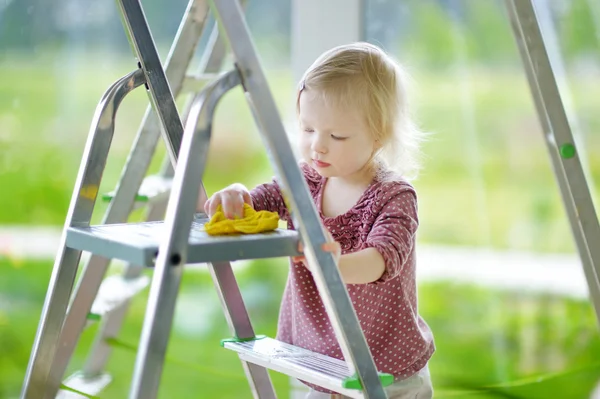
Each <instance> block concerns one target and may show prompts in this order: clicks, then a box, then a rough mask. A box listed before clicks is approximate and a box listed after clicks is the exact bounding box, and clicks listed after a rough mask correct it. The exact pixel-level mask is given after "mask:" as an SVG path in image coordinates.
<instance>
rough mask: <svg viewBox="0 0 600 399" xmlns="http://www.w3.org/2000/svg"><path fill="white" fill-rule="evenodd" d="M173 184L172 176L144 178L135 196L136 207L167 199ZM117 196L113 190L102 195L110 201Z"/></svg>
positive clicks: (105, 199) (104, 199) (106, 200)
mask: <svg viewBox="0 0 600 399" xmlns="http://www.w3.org/2000/svg"><path fill="white" fill-rule="evenodd" d="M172 185H173V178H172V177H164V176H159V175H150V176H146V177H145V178H144V181H143V182H142V185H141V186H140V189H139V191H138V193H137V195H136V196H135V201H136V203H135V207H136V208H139V207H141V206H143V205H146V204H148V203H150V202H155V201H160V200H163V199H165V200H166V199H167V198H168V197H169V193H170V192H171V186H172ZM114 197H115V191H114V190H113V191H111V192H109V193H107V194H104V195H102V200H103V201H105V202H110V201H112V199H113V198H114Z"/></svg>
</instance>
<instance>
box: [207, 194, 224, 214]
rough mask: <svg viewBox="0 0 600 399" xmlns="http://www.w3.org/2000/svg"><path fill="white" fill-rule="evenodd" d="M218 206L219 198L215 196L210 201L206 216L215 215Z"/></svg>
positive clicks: (219, 203)
mask: <svg viewBox="0 0 600 399" xmlns="http://www.w3.org/2000/svg"><path fill="white" fill-rule="evenodd" d="M219 205H221V196H220V195H219V194H217V195H215V196H214V197H213V198H212V199H211V200H210V206H209V209H208V215H209V216H212V215H214V214H215V213H217V208H218V207H219Z"/></svg>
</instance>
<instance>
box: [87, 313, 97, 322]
mask: <svg viewBox="0 0 600 399" xmlns="http://www.w3.org/2000/svg"><path fill="white" fill-rule="evenodd" d="M87 319H88V320H94V321H99V320H100V315H99V314H97V313H88V315H87Z"/></svg>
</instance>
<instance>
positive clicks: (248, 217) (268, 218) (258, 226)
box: [204, 204, 279, 236]
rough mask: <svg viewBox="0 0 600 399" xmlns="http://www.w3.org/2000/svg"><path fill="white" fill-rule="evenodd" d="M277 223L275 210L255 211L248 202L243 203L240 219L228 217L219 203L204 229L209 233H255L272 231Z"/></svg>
mask: <svg viewBox="0 0 600 399" xmlns="http://www.w3.org/2000/svg"><path fill="white" fill-rule="evenodd" d="M278 224H279V215H278V214H277V213H276V212H269V211H258V212H257V211H255V210H254V209H252V207H251V206H250V205H248V204H244V217H243V218H242V219H228V218H226V217H225V214H224V213H223V209H222V207H221V205H219V207H218V208H217V212H216V213H215V214H214V215H213V216H212V218H210V221H209V222H208V223H206V224H205V225H204V230H206V232H207V233H208V234H210V235H214V236H216V235H224V234H239V233H243V234H256V233H263V232H265V231H272V230H275V229H276V228H277V226H278Z"/></svg>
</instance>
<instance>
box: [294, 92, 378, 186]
mask: <svg viewBox="0 0 600 399" xmlns="http://www.w3.org/2000/svg"><path fill="white" fill-rule="evenodd" d="M319 94H320V93H318V92H315V91H310V90H304V91H303V92H302V93H301V94H300V114H299V119H300V149H301V153H302V156H303V158H304V160H305V161H306V162H307V163H308V164H309V165H310V166H312V167H313V168H314V169H315V170H316V171H317V172H318V173H319V174H320V175H321V176H323V177H328V178H329V177H340V178H344V179H348V180H349V181H355V180H360V179H363V178H365V173H367V170H368V169H369V168H365V166H366V164H367V163H368V162H369V160H370V158H371V155H372V154H373V152H374V150H375V142H374V140H373V139H372V136H371V134H369V130H368V127H367V124H366V122H365V121H364V118H363V117H362V111H361V110H359V109H355V108H342V107H340V106H336V105H332V104H329V103H328V102H327V101H325V99H324V98H323V96H321V95H319Z"/></svg>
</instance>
